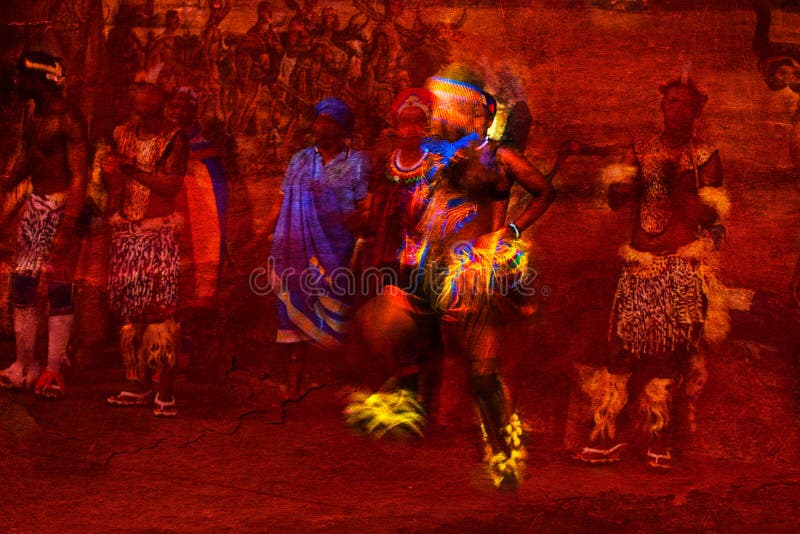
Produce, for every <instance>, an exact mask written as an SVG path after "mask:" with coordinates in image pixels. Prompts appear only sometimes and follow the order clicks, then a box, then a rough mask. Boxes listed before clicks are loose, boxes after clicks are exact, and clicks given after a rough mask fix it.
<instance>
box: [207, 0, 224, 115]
mask: <svg viewBox="0 0 800 534" xmlns="http://www.w3.org/2000/svg"><path fill="white" fill-rule="evenodd" d="M230 11H231V2H230V0H208V20H207V21H206V25H205V27H204V28H203V33H202V36H201V38H200V64H201V66H202V67H201V68H202V70H203V86H202V94H203V97H204V99H203V100H204V102H203V110H202V111H201V116H203V118H207V119H213V120H215V121H220V122H222V123H223V124H224V122H225V109H224V106H223V98H222V76H221V74H220V63H221V62H222V60H223V54H224V51H223V48H224V46H225V43H224V40H223V36H222V30H221V29H220V27H219V25H220V24H221V23H222V21H223V20H224V19H225V17H227V16H228V13H230Z"/></svg>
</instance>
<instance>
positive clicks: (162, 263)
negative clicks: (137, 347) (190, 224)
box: [108, 217, 179, 322]
mask: <svg viewBox="0 0 800 534" xmlns="http://www.w3.org/2000/svg"><path fill="white" fill-rule="evenodd" d="M177 226H178V225H177V223H176V221H174V220H173V219H172V218H169V217H168V218H165V219H146V220H144V221H142V222H141V223H130V222H118V223H116V224H114V228H113V233H112V237H111V264H110V268H109V284H108V290H109V299H110V303H111V307H112V308H113V309H114V310H116V311H117V312H119V313H120V315H121V316H122V318H123V319H125V320H126V321H131V322H136V321H144V322H156V321H163V320H165V319H167V318H170V317H171V316H172V314H173V313H174V311H175V308H176V306H177V301H178V263H179V250H178V231H177Z"/></svg>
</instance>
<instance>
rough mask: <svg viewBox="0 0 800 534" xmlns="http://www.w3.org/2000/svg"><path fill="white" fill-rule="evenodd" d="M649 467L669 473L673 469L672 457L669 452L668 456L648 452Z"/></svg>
mask: <svg viewBox="0 0 800 534" xmlns="http://www.w3.org/2000/svg"><path fill="white" fill-rule="evenodd" d="M647 465H649V466H650V467H652V468H653V469H656V470H659V471H669V470H670V469H672V455H671V454H670V453H669V451H667V453H666V454H656V453H654V452H650V451H649V450H648V451H647Z"/></svg>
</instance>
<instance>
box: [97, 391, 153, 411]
mask: <svg viewBox="0 0 800 534" xmlns="http://www.w3.org/2000/svg"><path fill="white" fill-rule="evenodd" d="M152 395H153V392H152V391H145V392H143V393H133V392H131V391H120V392H119V393H117V394H116V395H111V396H110V397H108V398H107V399H106V402H107V403H108V404H110V405H112V406H122V407H135V406H149V405H150V404H151V403H152V402H153V400H152Z"/></svg>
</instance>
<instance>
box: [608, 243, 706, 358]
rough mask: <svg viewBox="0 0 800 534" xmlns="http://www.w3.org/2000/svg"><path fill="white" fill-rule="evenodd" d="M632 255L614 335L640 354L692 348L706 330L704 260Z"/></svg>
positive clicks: (620, 287) (620, 288)
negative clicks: (701, 268)
mask: <svg viewBox="0 0 800 534" xmlns="http://www.w3.org/2000/svg"><path fill="white" fill-rule="evenodd" d="M648 256H650V257H649V258H647V261H635V260H630V259H629V260H628V261H626V262H625V264H624V267H623V270H622V275H621V276H620V278H619V282H618V283H617V291H616V294H615V295H614V304H613V306H612V312H611V328H610V330H611V331H610V337H611V338H612V339H614V338H616V339H618V340H619V341H621V343H622V346H623V348H624V349H625V350H626V351H628V352H630V353H632V354H635V355H637V356H644V355H652V354H659V353H667V352H672V351H675V350H677V349H679V348H681V347H684V348H687V349H688V348H690V345H692V343H694V342H695V341H696V340H697V339H698V333H699V332H700V331H701V330H702V326H703V322H704V311H705V295H704V292H703V279H702V277H701V272H700V264H699V262H698V261H697V260H696V259H691V258H685V257H681V256H678V255H667V256H651V255H648Z"/></svg>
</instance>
